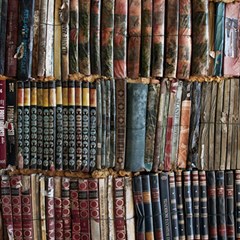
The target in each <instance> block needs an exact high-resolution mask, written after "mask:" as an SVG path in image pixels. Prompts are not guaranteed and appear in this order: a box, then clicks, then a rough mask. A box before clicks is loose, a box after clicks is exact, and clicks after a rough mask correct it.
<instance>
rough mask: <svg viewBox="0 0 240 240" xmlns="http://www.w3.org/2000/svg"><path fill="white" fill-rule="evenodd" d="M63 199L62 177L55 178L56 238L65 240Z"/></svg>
mask: <svg viewBox="0 0 240 240" xmlns="http://www.w3.org/2000/svg"><path fill="white" fill-rule="evenodd" d="M62 204H63V203H62V197H61V177H54V206H55V209H54V215H55V237H56V239H59V240H63V239H64V237H63V219H62V210H63V209H62Z"/></svg>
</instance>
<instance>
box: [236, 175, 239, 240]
mask: <svg viewBox="0 0 240 240" xmlns="http://www.w3.org/2000/svg"><path fill="white" fill-rule="evenodd" d="M239 192H240V170H236V171H235V204H236V209H235V217H236V223H235V224H236V227H235V229H236V238H237V239H239V238H240V195H239V194H238V193H239Z"/></svg>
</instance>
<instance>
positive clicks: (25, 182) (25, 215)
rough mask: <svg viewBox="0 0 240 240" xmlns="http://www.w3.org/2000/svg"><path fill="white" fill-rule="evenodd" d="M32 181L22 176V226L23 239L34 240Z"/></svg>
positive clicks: (28, 177)
mask: <svg viewBox="0 0 240 240" xmlns="http://www.w3.org/2000/svg"><path fill="white" fill-rule="evenodd" d="M31 197H32V193H31V179H30V176H27V175H24V176H22V206H24V207H23V208H22V226H23V239H26V240H32V239H34V232H33V220H32V219H33V216H32V215H33V213H32V203H31Z"/></svg>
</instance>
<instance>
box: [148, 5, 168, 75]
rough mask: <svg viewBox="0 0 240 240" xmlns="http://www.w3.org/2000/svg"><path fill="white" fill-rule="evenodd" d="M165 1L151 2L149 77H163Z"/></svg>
mask: <svg viewBox="0 0 240 240" xmlns="http://www.w3.org/2000/svg"><path fill="white" fill-rule="evenodd" d="M165 4H166V3H165V0H154V1H153V10H152V11H153V13H152V14H153V20H152V24H153V29H152V35H153V36H152V59H151V60H152V62H151V76H153V77H163V61H164V44H165V43H164V34H165Z"/></svg>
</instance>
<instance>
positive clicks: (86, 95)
mask: <svg viewBox="0 0 240 240" xmlns="http://www.w3.org/2000/svg"><path fill="white" fill-rule="evenodd" d="M82 92H83V95H82V96H83V100H82V114H83V115H82V116H83V117H82V119H83V120H82V139H83V142H82V171H83V172H89V167H90V166H89V156H90V148H89V143H90V132H89V130H90V87H89V82H83V83H82Z"/></svg>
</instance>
